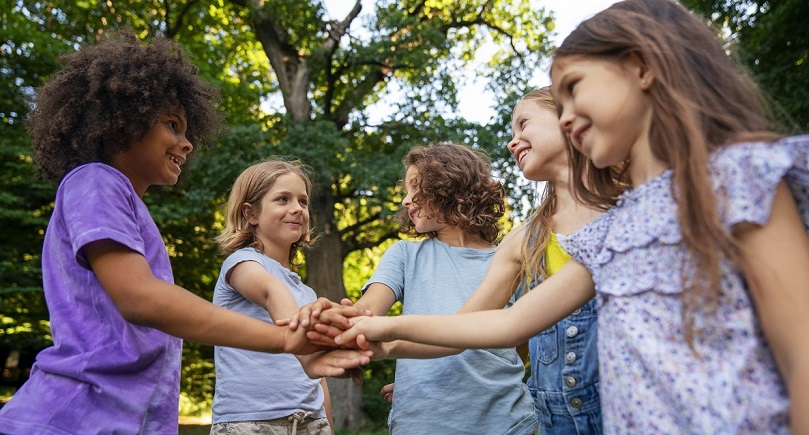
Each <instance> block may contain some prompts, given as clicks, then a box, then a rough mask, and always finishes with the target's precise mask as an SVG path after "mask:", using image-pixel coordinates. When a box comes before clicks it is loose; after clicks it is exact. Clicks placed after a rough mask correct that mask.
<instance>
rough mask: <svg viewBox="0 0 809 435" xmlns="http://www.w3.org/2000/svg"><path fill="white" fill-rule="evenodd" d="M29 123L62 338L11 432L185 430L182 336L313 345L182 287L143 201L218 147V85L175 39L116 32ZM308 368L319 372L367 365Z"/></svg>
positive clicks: (35, 373) (333, 359)
mask: <svg viewBox="0 0 809 435" xmlns="http://www.w3.org/2000/svg"><path fill="white" fill-rule="evenodd" d="M63 60H64V62H65V67H64V68H63V69H62V70H61V71H60V72H59V73H58V74H56V75H55V76H54V77H53V78H52V79H51V81H50V82H49V83H48V84H46V85H45V86H43V87H42V88H40V89H39V90H38V95H37V101H36V106H35V109H34V111H33V113H32V115H31V118H30V119H29V124H28V126H29V131H30V134H31V135H32V138H33V143H34V158H35V161H36V162H37V164H38V166H39V171H40V173H41V174H43V175H45V176H47V177H48V178H49V179H51V180H52V181H53V182H55V183H58V184H59V188H58V190H57V193H56V199H55V205H54V210H53V215H52V216H51V219H50V223H49V224H48V228H47V231H46V234H45V240H44V245H43V251H42V279H43V289H44V292H45V299H46V302H47V305H48V310H49V312H50V324H51V331H52V334H53V342H54V345H53V346H52V347H49V348H47V349H45V350H43V351H42V352H40V353H39V355H38V356H37V361H36V363H35V364H34V366H33V368H32V371H31V376H30V378H29V380H28V381H27V382H26V383H25V384H24V385H23V386H22V388H20V390H19V391H17V393H16V394H15V395H14V397H13V398H12V399H11V400H10V401H9V402H8V403H7V404H6V405H5V406H4V407H3V409H2V410H0V432H2V433H4V434H29V433H148V434H165V433H171V434H176V433H177V431H178V408H179V406H178V404H179V389H180V380H179V377H180V356H181V347H182V339H188V340H193V341H198V342H201V343H208V344H219V345H227V346H234V347H241V348H246V349H252V350H256V351H264V352H288V353H302V354H303V353H311V352H313V351H315V350H319V347H317V346H314V345H311V344H309V343H308V341H307V340H306V338H305V336H304V334H302V333H300V332H297V333H293V332H290V331H289V330H288V329H287V328H279V327H277V326H274V325H271V324H268V323H266V322H262V321H260V320H258V319H253V318H251V317H249V316H245V315H242V314H238V313H236V312H233V311H230V310H227V309H225V308H222V307H217V306H215V305H214V304H212V303H210V302H208V301H206V300H204V299H202V298H200V297H198V296H196V295H194V294H193V293H191V292H189V291H187V290H185V289H183V288H181V287H179V286H176V285H174V283H173V282H174V279H173V276H172V271H171V265H170V263H169V256H168V254H167V251H166V246H165V245H164V243H163V239H162V237H161V235H160V232H159V230H158V228H157V226H156V225H155V222H154V221H153V220H152V218H151V216H150V214H149V210H148V209H147V208H146V205H145V204H144V202H143V200H142V198H143V196H144V194H145V193H146V190H147V189H148V187H149V186H151V185H173V184H175V183H176V182H177V179H178V176H179V175H180V172H181V167H182V166H183V165H184V164H185V163H186V161H187V159H188V157H189V155H190V154H191V152H192V150H193V149H194V145H192V143H195V144H196V145H197V146H206V145H210V144H212V143H213V141H214V139H215V137H216V133H217V127H216V126H217V125H218V121H219V115H218V113H217V110H216V108H215V106H214V104H213V102H214V100H215V97H216V96H217V92H216V90H215V89H214V88H213V87H211V86H210V85H208V84H206V83H205V82H203V81H202V80H201V79H200V77H199V76H197V75H196V68H195V67H194V66H193V65H192V64H191V63H190V62H188V61H187V60H186V58H185V56H184V53H183V51H182V49H181V48H180V47H179V45H177V44H176V43H173V42H171V41H169V40H165V39H161V38H158V39H155V40H154V41H153V42H152V43H151V44H149V45H143V44H141V43H140V42H139V41H138V39H137V38H136V37H135V36H134V35H133V34H131V33H129V32H122V33H116V34H112V35H106V36H105V38H104V39H103V40H102V41H101V42H100V43H98V44H96V45H87V46H84V47H82V49H81V50H80V51H79V52H77V53H74V54H71V55H68V56H66V57H64V59H63ZM326 355H328V356H327V357H319V358H317V359H313V360H311V361H309V362H308V364H307V366H308V370H310V371H309V372H308V373H309V374H310V375H312V376H326V375H341V374H343V373H344V372H345V367H350V366H355V365H357V364H358V363H359V362H364V361H367V357H364V356H361V355H360V354H358V353H356V352H352V353H344V352H343V353H328V354H326Z"/></svg>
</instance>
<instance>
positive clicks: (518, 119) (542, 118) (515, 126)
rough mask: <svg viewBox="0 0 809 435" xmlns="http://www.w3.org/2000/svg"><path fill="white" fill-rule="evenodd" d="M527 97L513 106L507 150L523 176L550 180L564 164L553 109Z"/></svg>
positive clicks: (562, 141)
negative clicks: (510, 135)
mask: <svg viewBox="0 0 809 435" xmlns="http://www.w3.org/2000/svg"><path fill="white" fill-rule="evenodd" d="M529 95H530V94H529ZM527 98H529V97H526V99H523V100H522V101H520V102H519V103H517V106H515V108H514V115H513V117H512V120H511V134H512V139H511V141H509V143H508V150H509V152H510V153H511V155H512V156H514V160H515V161H516V162H517V166H519V168H520V170H521V171H522V173H523V176H525V178H527V179H529V180H533V181H552V180H555V179H557V178H558V177H559V176H560V171H565V170H566V168H567V154H566V152H565V139H564V136H562V131H561V130H560V129H559V120H558V119H557V118H556V113H555V112H553V111H551V110H550V109H549V108H545V107H543V106H542V105H541V104H540V103H539V102H538V101H535V100H531V99H527Z"/></svg>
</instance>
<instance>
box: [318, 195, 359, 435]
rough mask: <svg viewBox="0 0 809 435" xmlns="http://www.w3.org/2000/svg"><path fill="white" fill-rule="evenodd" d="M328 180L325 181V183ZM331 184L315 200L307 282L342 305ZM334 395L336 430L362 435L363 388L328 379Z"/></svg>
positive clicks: (340, 257) (343, 294) (342, 285)
mask: <svg viewBox="0 0 809 435" xmlns="http://www.w3.org/2000/svg"><path fill="white" fill-rule="evenodd" d="M324 181H325V180H324ZM333 198H334V197H333V195H332V192H331V185H330V184H329V183H328V182H323V183H321V184H320V185H317V186H316V187H315V193H314V195H313V198H312V200H313V201H312V211H311V213H312V216H313V218H314V221H315V233H316V234H319V235H320V239H319V240H318V242H317V244H316V245H315V246H314V248H313V249H312V250H310V251H308V252H307V253H306V283H307V285H309V286H310V287H312V288H313V289H314V290H315V292H317V294H318V296H323V297H327V298H329V299H331V300H332V301H335V302H339V301H340V299H342V298H344V297H346V291H345V283H343V254H342V248H341V246H340V243H341V240H340V233H339V232H338V231H337V223H336V222H335V219H334V199H333ZM327 382H328V385H329V392H330V394H331V404H332V413H333V416H334V426H335V429H344V430H350V431H352V432H358V431H359V430H360V429H361V428H362V426H363V425H364V424H365V421H366V417H365V415H364V414H363V412H362V411H361V410H360V405H361V404H362V387H361V386H360V385H355V384H354V383H353V382H352V381H351V380H350V379H334V378H329V379H327Z"/></svg>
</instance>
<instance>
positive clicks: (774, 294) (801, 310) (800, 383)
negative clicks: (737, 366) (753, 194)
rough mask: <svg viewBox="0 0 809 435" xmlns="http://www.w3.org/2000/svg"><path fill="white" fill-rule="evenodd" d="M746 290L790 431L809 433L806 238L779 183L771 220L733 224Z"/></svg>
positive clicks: (791, 201)
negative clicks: (782, 391) (786, 406)
mask: <svg viewBox="0 0 809 435" xmlns="http://www.w3.org/2000/svg"><path fill="white" fill-rule="evenodd" d="M735 233H736V236H737V238H738V241H739V248H740V249H739V253H740V259H741V263H742V267H743V270H744V272H745V277H746V279H747V283H748V286H749V287H750V294H751V295H752V298H753V301H754V303H755V305H756V312H757V313H758V317H759V319H760V320H761V325H762V328H763V329H764V334H765V336H766V337H767V343H768V344H769V346H770V349H772V353H773V356H774V358H775V362H776V364H777V365H778V368H779V370H780V372H781V376H782V377H783V379H784V382H786V386H787V390H788V391H789V397H790V408H791V412H790V414H791V416H790V424H791V426H792V432H793V433H796V434H799V433H800V434H809V413H807V412H806V410H807V409H809V389H807V388H806V386H807V385H809V347H808V346H806V337H807V336H809V321H808V320H807V319H809V267H807V265H809V237H807V234H806V228H804V226H803V223H802V222H801V219H800V215H799V214H798V210H797V207H796V206H795V200H794V199H793V197H792V194H791V193H790V191H789V188H788V187H787V185H786V184H785V183H784V182H783V181H782V182H781V183H780V184H779V185H778V188H777V190H776V193H775V198H774V200H773V206H772V211H771V214H770V220H769V221H768V222H767V223H766V224H765V225H764V226H759V225H754V224H739V225H737V226H736V228H735Z"/></svg>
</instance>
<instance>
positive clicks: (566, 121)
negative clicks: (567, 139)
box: [559, 109, 576, 134]
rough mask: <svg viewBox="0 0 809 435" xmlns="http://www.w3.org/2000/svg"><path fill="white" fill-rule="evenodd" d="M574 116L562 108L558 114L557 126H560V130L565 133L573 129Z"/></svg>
mask: <svg viewBox="0 0 809 435" xmlns="http://www.w3.org/2000/svg"><path fill="white" fill-rule="evenodd" d="M575 119H576V118H575V117H574V116H573V115H572V114H571V113H570V111H569V110H564V109H563V110H562V112H561V113H560V114H559V127H561V128H562V132H563V133H566V134H570V133H572V131H573V121H574V120H575Z"/></svg>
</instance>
